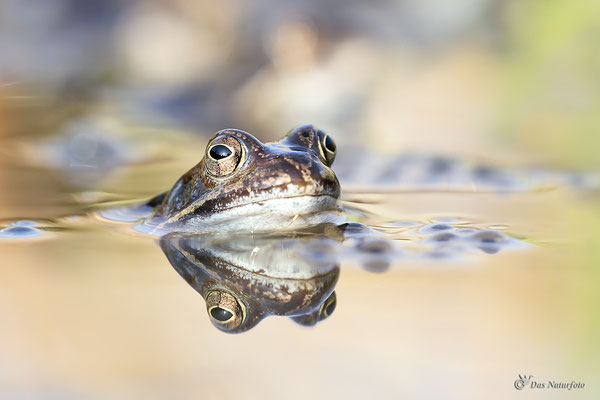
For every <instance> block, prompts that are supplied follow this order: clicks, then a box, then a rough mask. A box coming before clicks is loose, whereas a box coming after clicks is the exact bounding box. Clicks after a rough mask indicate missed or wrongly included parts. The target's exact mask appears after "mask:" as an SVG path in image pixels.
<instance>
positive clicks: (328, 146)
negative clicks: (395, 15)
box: [318, 129, 337, 166]
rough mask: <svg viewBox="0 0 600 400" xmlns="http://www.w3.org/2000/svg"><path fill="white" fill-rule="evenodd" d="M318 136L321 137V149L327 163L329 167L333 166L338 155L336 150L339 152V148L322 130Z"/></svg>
mask: <svg viewBox="0 0 600 400" xmlns="http://www.w3.org/2000/svg"><path fill="white" fill-rule="evenodd" d="M318 135H319V147H320V148H321V151H322V152H323V156H324V157H325V161H326V163H327V165H328V166H331V164H333V160H335V154H336V150H337V148H336V146H335V142H334V141H333V139H332V138H331V136H329V135H328V134H326V133H325V132H323V131H322V130H320V129H319V131H318Z"/></svg>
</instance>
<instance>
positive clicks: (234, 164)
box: [205, 136, 244, 178]
mask: <svg viewBox="0 0 600 400" xmlns="http://www.w3.org/2000/svg"><path fill="white" fill-rule="evenodd" d="M243 155H244V148H243V147H242V145H241V144H240V142H239V141H238V140H237V139H235V138H233V137H231V136H221V137H217V138H215V139H214V140H213V141H212V142H210V143H209V145H208V147H207V148H206V158H205V166H206V170H207V172H208V173H209V174H210V175H211V176H213V177H215V178H223V177H226V176H227V175H230V174H232V173H233V172H234V171H235V170H236V169H237V168H238V167H239V166H240V165H241V164H242V161H243Z"/></svg>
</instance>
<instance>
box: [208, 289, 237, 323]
mask: <svg viewBox="0 0 600 400" xmlns="http://www.w3.org/2000/svg"><path fill="white" fill-rule="evenodd" d="M206 310H207V311H208V315H209V316H210V319H211V321H212V322H213V323H214V324H215V325H217V327H218V328H219V329H222V330H225V331H231V330H234V329H236V328H238V327H239V326H240V325H241V324H242V323H243V322H244V320H245V319H246V309H245V307H244V306H243V303H241V302H239V301H238V300H237V299H236V298H235V297H234V296H233V295H231V294H230V293H227V292H224V291H220V290H213V291H212V292H210V293H209V294H208V295H207V296H206Z"/></svg>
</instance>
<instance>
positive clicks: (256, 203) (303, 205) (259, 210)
mask: <svg viewBox="0 0 600 400" xmlns="http://www.w3.org/2000/svg"><path fill="white" fill-rule="evenodd" d="M338 204H339V199H338V196H336V195H334V194H329V193H322V194H295V195H288V196H272V197H260V196H259V197H257V198H253V199H248V201H243V200H242V201H240V202H236V203H235V204H231V203H230V204H228V205H226V206H224V207H218V206H217V207H215V208H213V212H212V213H211V215H206V216H205V217H204V218H206V219H218V218H219V217H222V218H227V217H243V216H252V215H262V216H264V217H265V218H266V219H268V218H269V217H270V216H273V215H306V214H314V213H320V212H323V211H336V210H337V209H338ZM228 214H231V215H228ZM196 215H197V214H196ZM197 216H198V215H197Z"/></svg>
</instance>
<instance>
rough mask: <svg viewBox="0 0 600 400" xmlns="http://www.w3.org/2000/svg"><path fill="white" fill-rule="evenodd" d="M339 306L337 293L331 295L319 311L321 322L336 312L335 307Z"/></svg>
mask: <svg viewBox="0 0 600 400" xmlns="http://www.w3.org/2000/svg"><path fill="white" fill-rule="evenodd" d="M336 305H337V297H336V295H335V292H333V293H331V295H330V296H329V297H328V298H327V300H325V301H324V302H323V304H321V308H320V309H319V321H323V320H324V319H326V318H327V317H329V316H330V315H331V314H333V312H334V311H335V306H336Z"/></svg>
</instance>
